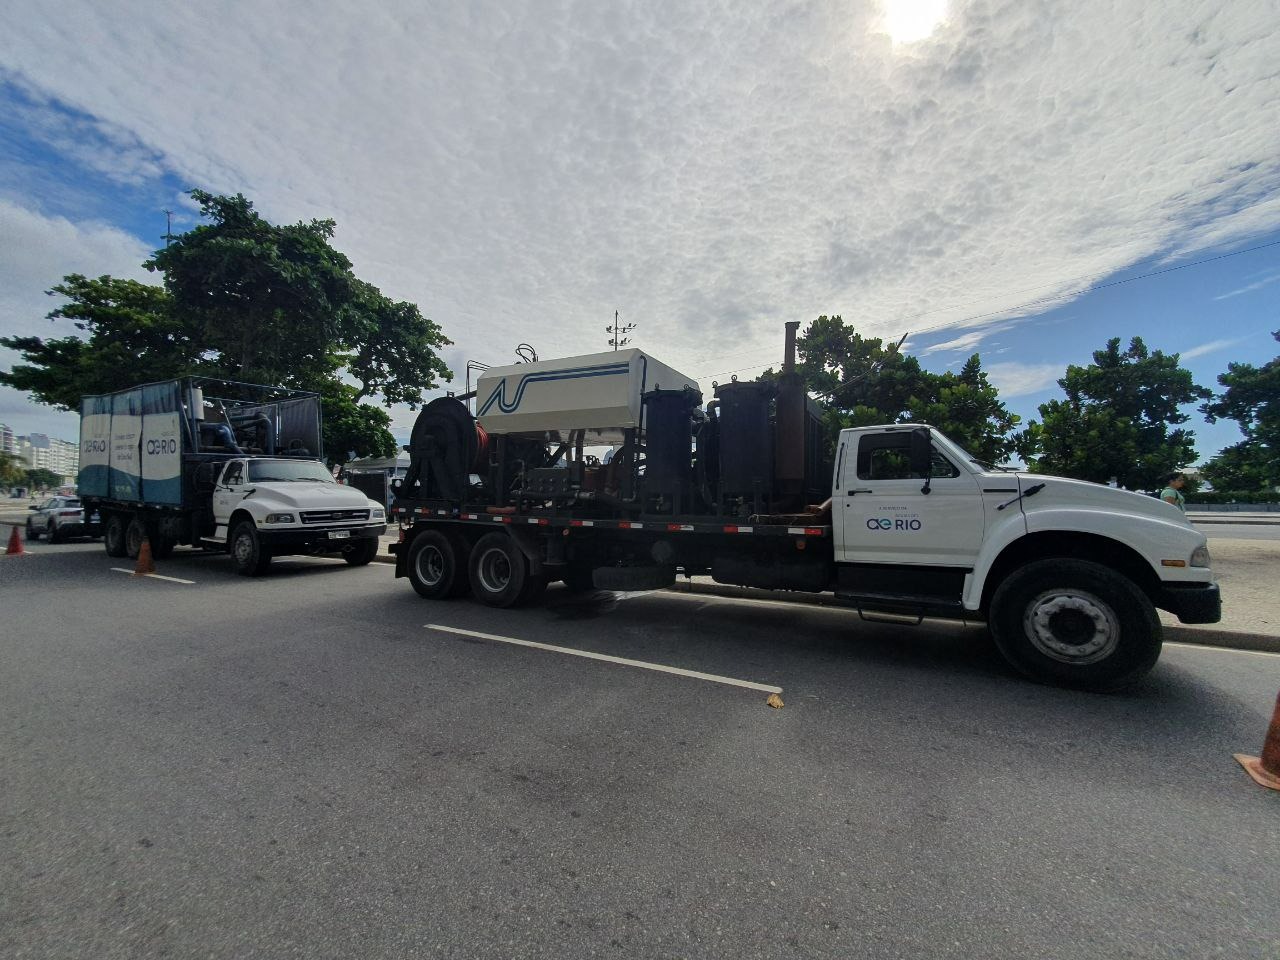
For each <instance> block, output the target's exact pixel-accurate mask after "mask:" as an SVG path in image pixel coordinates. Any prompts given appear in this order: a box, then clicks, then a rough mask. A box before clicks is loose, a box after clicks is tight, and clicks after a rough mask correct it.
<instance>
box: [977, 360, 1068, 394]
mask: <svg viewBox="0 0 1280 960" xmlns="http://www.w3.org/2000/svg"><path fill="white" fill-rule="evenodd" d="M986 370H987V379H988V380H990V381H991V382H992V383H993V384H994V385H995V386H996V388H997V389H998V390H999V391H1000V397H1001V399H1004V400H1008V399H1011V398H1013V397H1024V396H1026V395H1027V394H1031V393H1039V392H1040V391H1041V390H1047V389H1049V388H1050V387H1053V386H1055V385H1056V384H1057V382H1058V380H1059V378H1061V377H1062V375H1063V374H1064V373H1066V367H1065V366H1064V365H1063V364H1060V363H1016V362H1008V363H993V364H991V366H989V367H987V368H986Z"/></svg>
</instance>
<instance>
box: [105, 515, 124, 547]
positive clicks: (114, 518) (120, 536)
mask: <svg viewBox="0 0 1280 960" xmlns="http://www.w3.org/2000/svg"><path fill="white" fill-rule="evenodd" d="M126 523H127V519H126V518H125V517H122V516H121V515H120V514H118V513H113V514H112V515H111V516H109V517H107V525H106V527H105V528H103V531H102V546H103V547H105V548H106V551H107V556H108V557H123V556H125V545H124V531H125V525H126Z"/></svg>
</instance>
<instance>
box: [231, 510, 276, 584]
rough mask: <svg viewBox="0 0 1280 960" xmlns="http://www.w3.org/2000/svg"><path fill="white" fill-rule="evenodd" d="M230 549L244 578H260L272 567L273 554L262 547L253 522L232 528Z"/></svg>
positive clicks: (240, 523) (248, 521) (242, 522)
mask: <svg viewBox="0 0 1280 960" xmlns="http://www.w3.org/2000/svg"><path fill="white" fill-rule="evenodd" d="M228 547H229V549H230V550H231V559H232V562H234V563H235V565H236V573H238V574H240V576H242V577H260V576H262V575H263V574H264V573H266V572H267V568H268V567H270V566H271V552H270V551H269V550H267V549H266V548H265V547H264V546H263V545H262V541H261V540H260V539H259V538H258V528H257V527H255V526H254V525H253V521H252V520H241V521H240V522H239V523H237V524H236V525H235V527H234V528H232V530H231V539H230V541H229V543H228Z"/></svg>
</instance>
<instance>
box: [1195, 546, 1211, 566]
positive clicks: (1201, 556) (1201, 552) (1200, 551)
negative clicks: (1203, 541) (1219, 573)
mask: <svg viewBox="0 0 1280 960" xmlns="http://www.w3.org/2000/svg"><path fill="white" fill-rule="evenodd" d="M1191 565H1192V566H1193V567H1207V566H1209V548H1208V547H1207V546H1204V547H1196V548H1195V549H1194V550H1192V551H1191Z"/></svg>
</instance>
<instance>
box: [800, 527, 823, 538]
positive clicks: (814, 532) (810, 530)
mask: <svg viewBox="0 0 1280 960" xmlns="http://www.w3.org/2000/svg"><path fill="white" fill-rule="evenodd" d="M826 532H827V531H826V530H824V529H823V528H822V527H805V528H804V535H805V536H806V537H820V536H822V535H823V534H824V533H826Z"/></svg>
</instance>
